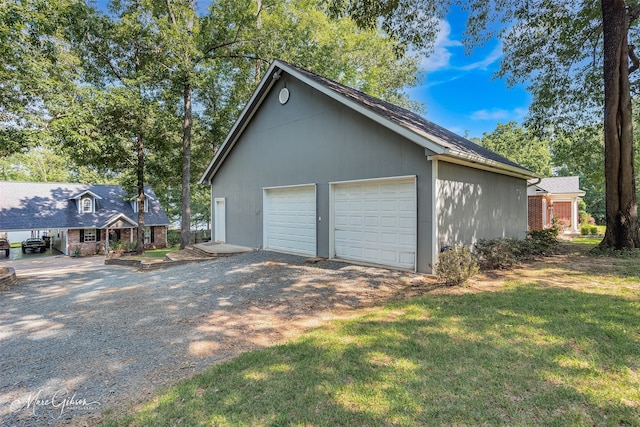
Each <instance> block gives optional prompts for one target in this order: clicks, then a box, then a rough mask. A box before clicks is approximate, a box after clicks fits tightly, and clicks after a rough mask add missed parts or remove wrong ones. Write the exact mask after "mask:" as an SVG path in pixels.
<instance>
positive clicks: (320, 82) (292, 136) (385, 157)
mask: <svg viewBox="0 0 640 427" xmlns="http://www.w3.org/2000/svg"><path fill="white" fill-rule="evenodd" d="M533 176H534V174H533V173H532V172H531V171H529V170H527V169H524V168H522V167H520V166H519V165H517V164H515V163H513V162H511V161H509V160H508V159H506V158H504V157H501V156H499V155H497V154H495V153H493V152H491V151H489V150H487V149H485V148H483V147H480V146H478V145H476V144H474V143H472V142H471V141H468V140H466V139H464V138H462V137H460V136H458V135H456V134H454V133H452V132H450V131H448V130H446V129H444V128H442V127H440V126H438V125H436V124H434V123H432V122H430V121H428V120H425V119H424V118H422V117H421V116H419V115H417V114H415V113H412V112H410V111H408V110H405V109H402V108H400V107H397V106H395V105H392V104H389V103H387V102H384V101H381V100H379V99H376V98H372V97H370V96H368V95H366V94H364V93H362V92H359V91H357V90H354V89H351V88H348V87H346V86H343V85H340V84H338V83H336V82H334V81H331V80H328V79H325V78H323V77H321V76H318V75H315V74H313V73H310V72H308V71H305V70H302V69H300V68H298V67H295V66H293V65H290V64H287V63H285V62H282V61H275V62H274V63H273V64H272V65H271V67H270V68H269V71H268V72H267V74H266V76H265V78H264V79H263V80H262V81H261V83H260V84H259V86H258V88H257V89H256V91H255V92H254V94H253V96H252V97H251V99H250V100H249V102H248V103H247V105H246V107H245V109H244V110H243V112H242V113H241V115H240V117H239V118H238V120H237V121H236V123H235V125H234V127H233V128H232V130H231V131H230V133H229V134H228V136H227V138H226V139H225V141H224V143H223V144H222V145H221V147H220V149H219V150H218V151H217V153H216V155H215V156H214V158H213V160H212V161H211V163H210V164H209V166H208V168H207V170H206V172H205V173H204V175H203V177H202V178H201V180H200V182H201V183H204V184H208V185H210V186H211V209H212V218H213V229H214V238H215V240H217V241H223V242H227V243H231V244H237V245H243V246H250V247H256V248H264V249H271V250H277V251H283V252H291V253H295V254H303V255H309V256H321V257H327V258H337V259H345V260H351V261H356V262H367V263H373V264H380V265H386V266H392V267H396V268H404V269H410V270H417V271H420V272H426V273H430V272H431V265H432V264H433V263H435V262H436V260H437V256H438V253H439V252H440V249H441V248H442V247H443V246H449V245H454V244H466V245H472V244H473V243H474V242H475V241H476V240H478V239H480V238H496V237H522V236H524V233H525V232H526V230H527V179H529V178H532V177H533Z"/></svg>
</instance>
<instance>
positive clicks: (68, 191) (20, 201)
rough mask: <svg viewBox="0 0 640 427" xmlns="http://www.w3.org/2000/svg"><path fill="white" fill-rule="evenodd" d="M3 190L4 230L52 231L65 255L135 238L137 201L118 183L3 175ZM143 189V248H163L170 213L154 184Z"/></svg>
mask: <svg viewBox="0 0 640 427" xmlns="http://www.w3.org/2000/svg"><path fill="white" fill-rule="evenodd" d="M0 195H1V197H0V233H5V232H16V231H31V233H32V235H37V236H48V237H50V238H51V245H52V247H53V248H55V249H56V250H58V251H59V252H61V253H63V254H65V255H91V254H99V253H105V251H106V250H108V249H109V248H113V247H114V246H118V245H122V244H124V243H127V242H128V243H129V244H133V243H134V242H135V241H136V239H137V233H138V223H137V219H138V209H137V207H138V206H137V203H136V202H135V200H133V199H132V198H131V197H130V196H129V195H128V194H127V193H126V191H125V190H124V189H123V188H122V187H120V186H117V185H89V184H61V183H39V182H10V181H0ZM145 195H146V200H145V204H144V218H145V221H144V222H145V235H144V242H145V248H147V249H152V248H164V247H166V245H167V227H168V226H169V219H168V218H167V215H166V214H165V212H164V210H163V209H162V206H160V203H159V201H158V198H157V197H156V195H155V193H154V192H153V189H151V187H145Z"/></svg>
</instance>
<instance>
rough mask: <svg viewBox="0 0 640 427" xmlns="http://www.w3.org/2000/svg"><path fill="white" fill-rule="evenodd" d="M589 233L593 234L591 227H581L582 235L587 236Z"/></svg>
mask: <svg viewBox="0 0 640 427" xmlns="http://www.w3.org/2000/svg"><path fill="white" fill-rule="evenodd" d="M589 232H591V226H590V225H583V226H582V227H580V234H582V235H583V236H586V235H587V234H589Z"/></svg>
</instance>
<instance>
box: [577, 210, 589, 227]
mask: <svg viewBox="0 0 640 427" xmlns="http://www.w3.org/2000/svg"><path fill="white" fill-rule="evenodd" d="M589 218H591V215H589V214H588V213H586V212H583V213H581V214H580V220H579V223H580V224H587V223H588V222H589Z"/></svg>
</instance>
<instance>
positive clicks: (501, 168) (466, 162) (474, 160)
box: [428, 150, 540, 180]
mask: <svg viewBox="0 0 640 427" xmlns="http://www.w3.org/2000/svg"><path fill="white" fill-rule="evenodd" d="M428 159H429V160H442V161H445V162H449V163H455V164H459V165H462V166H467V167H471V168H474V169H480V170H486V171H488V172H494V173H498V174H501V175H507V176H513V177H515V178H521V179H527V180H528V179H531V178H540V175H538V174H537V173H535V172H532V171H530V170H527V169H524V168H518V167H515V166H511V165H507V164H504V163H500V162H496V161H494V160H489V159H486V158H484V157H480V156H473V155H470V154H467V153H462V152H460V151H454V150H449V151H448V153H447V154H441V155H433V156H428Z"/></svg>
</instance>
